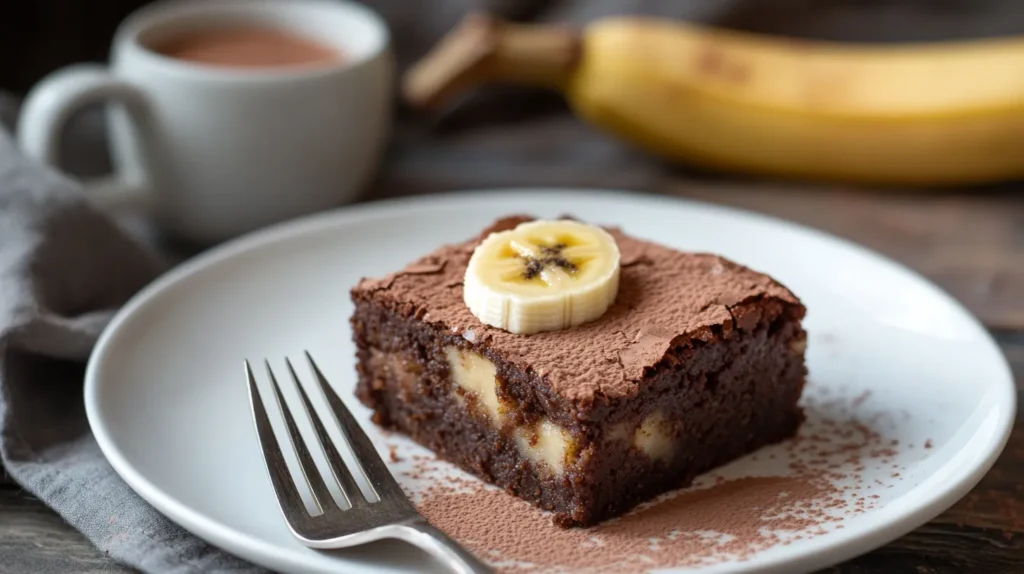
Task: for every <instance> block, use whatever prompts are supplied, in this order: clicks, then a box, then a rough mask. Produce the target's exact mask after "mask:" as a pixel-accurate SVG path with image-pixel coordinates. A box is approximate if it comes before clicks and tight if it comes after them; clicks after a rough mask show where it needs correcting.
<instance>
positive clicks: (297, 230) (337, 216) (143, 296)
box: [83, 186, 1017, 572]
mask: <svg viewBox="0 0 1024 574" xmlns="http://www.w3.org/2000/svg"><path fill="white" fill-rule="evenodd" d="M509 194H517V195H518V196H521V197H525V196H524V194H527V195H540V196H561V197H570V196H576V197H578V198H580V199H593V198H595V197H597V196H600V197H601V199H604V200H628V201H630V202H634V203H635V202H643V203H646V204H647V205H649V206H654V205H659V204H660V205H671V206H672V207H674V208H683V209H697V210H704V211H706V212H713V213H718V214H720V215H724V216H730V217H737V218H740V219H746V220H750V221H754V222H760V223H763V224H768V225H772V226H775V227H780V228H784V229H786V230H788V231H790V232H796V233H801V234H806V235H810V236H812V237H814V238H815V239H818V240H821V241H824V242H826V243H830V244H832V245H834V246H836V247H838V248H842V249H846V250H851V251H853V252H856V253H858V254H859V255H861V256H867V257H869V258H870V259H873V260H875V261H876V262H878V263H880V264H882V265H886V266H889V267H890V268H892V269H894V270H896V271H899V272H901V273H902V274H904V275H908V276H909V277H910V278H911V279H913V280H915V281H917V282H918V283H919V284H921V285H923V286H927V287H928V288H930V289H932V290H933V291H935V292H936V294H937V295H939V296H940V298H941V299H943V301H944V302H945V304H947V305H950V306H952V307H953V308H954V309H955V310H957V311H959V312H960V313H961V314H962V315H963V316H964V317H965V318H966V319H968V321H969V322H970V323H972V324H973V326H974V327H975V328H976V329H977V331H978V332H979V333H980V334H981V335H982V339H983V341H984V343H985V344H986V345H988V346H990V347H991V348H992V349H994V350H995V352H996V353H995V355H996V358H997V359H998V361H999V363H1000V365H999V369H998V370H999V371H1000V378H1002V379H1003V381H1002V383H1003V384H1001V385H996V386H995V387H994V388H995V390H996V391H997V392H998V394H999V395H1000V396H998V397H997V400H996V404H995V405H994V407H995V412H996V413H997V420H996V422H995V423H994V424H995V425H996V427H995V428H994V429H993V431H992V433H993V437H994V440H989V441H988V443H987V444H985V445H984V446H985V449H984V450H983V451H982V452H983V455H981V456H978V455H975V456H974V457H973V458H972V460H973V464H970V465H965V466H963V467H961V468H958V469H953V471H952V473H953V474H952V476H950V477H946V479H945V480H944V481H943V483H942V484H941V485H938V488H936V489H934V490H932V491H929V492H928V493H926V494H925V495H924V496H923V497H921V498H919V499H917V500H915V501H914V502H913V503H907V504H911V506H910V508H907V509H901V508H897V509H895V510H894V509H891V508H890V509H889V510H888V511H887V510H886V509H885V508H882V509H879V510H877V511H874V513H876V514H877V513H898V514H897V516H895V517H893V518H894V519H893V520H892V521H890V522H888V523H886V524H884V525H882V526H874V527H869V526H870V525H863V526H862V527H860V528H853V529H851V528H846V529H844V530H843V531H842V532H841V533H831V534H830V536H829V537H827V538H825V539H814V540H808V541H806V542H805V544H802V545H801V548H800V549H799V550H795V549H794V550H793V552H792V553H791V554H784V555H780V556H776V557H772V558H767V559H763V560H761V561H760V563H758V564H747V565H743V564H736V563H731V564H729V566H730V567H734V568H733V570H732V571H734V572H774V571H780V570H784V571H787V572H792V571H793V569H794V568H796V569H798V570H800V571H807V570H813V569H816V568H822V567H826V566H829V565H832V564H836V563H839V562H842V561H845V560H848V559H850V558H852V557H855V556H858V555H860V554H863V553H866V552H869V551H871V550H873V549H875V548H877V547H879V546H881V545H884V544H886V543H888V542H890V541H892V540H895V539H896V538H898V537H900V536H903V535H904V534H906V533H908V532H910V531H912V530H914V529H916V528H918V527H919V526H921V525H923V524H925V523H927V522H928V521H930V520H931V519H933V518H934V517H936V516H938V515H939V514H941V513H942V512H944V511H945V510H947V509H948V508H949V507H951V506H952V505H953V504H955V503H956V502H957V501H958V500H960V499H961V498H963V497H964V496H965V495H966V494H967V493H968V492H969V491H970V490H971V489H973V488H974V486H976V485H977V484H978V482H980V481H981V479H982V478H983V477H984V476H985V475H986V474H987V473H988V471H989V470H990V469H991V467H992V466H993V465H994V464H995V462H996V460H997V459H998V458H999V456H1000V455H1001V454H1002V452H1003V450H1004V449H1005V447H1006V444H1007V442H1008V440H1009V437H1010V433H1011V431H1012V429H1013V422H1014V420H1015V417H1016V411H1017V390H1016V386H1015V382H1014V378H1013V373H1012V370H1011V369H1010V366H1009V363H1008V361H1007V359H1006V357H1005V355H1004V353H1003V352H1002V350H1001V349H1000V348H999V345H998V343H997V342H996V341H995V339H994V338H993V337H992V335H991V333H990V332H989V331H988V329H987V328H985V326H984V325H983V324H982V323H981V322H980V320H979V319H978V317H977V316H975V315H974V314H973V313H972V312H971V311H970V310H969V309H967V308H966V307H965V306H964V305H963V304H962V303H961V302H960V301H959V300H958V299H956V298H955V297H953V296H952V295H951V294H950V293H949V292H947V291H946V290H945V289H944V288H943V287H941V286H940V285H938V284H936V283H935V282H933V281H931V280H930V279H929V278H927V277H925V276H924V275H922V274H921V273H919V272H917V271H916V270H914V269H912V268H910V267H908V266H906V265H904V264H902V263H900V262H898V261H896V260H894V259H892V258H890V257H888V256H887V255H885V254H882V253H879V252H877V251H874V250H872V249H870V248H868V247H866V246H863V245H861V244H858V243H856V242H854V241H851V240H849V239H845V238H843V237H839V236H837V235H833V234H831V233H829V232H826V231H823V230H820V229H816V228H814V227H810V226H807V225H804V224H801V223H797V222H794V221H790V220H787V219H784V218H781V217H777V216H774V215H769V214H764V213H759V212H755V211H751V210H747V209H744V208H738V207H734V206H728V205H721V204H715V203H711V202H706V201H701V200H695V199H691V198H681V197H675V196H667V195H660V194H655V193H650V192H645V191H633V190H625V189H606V188H586V187H558V186H555V187H551V186H510V187H495V188H474V189H467V190H457V191H449V192H444V193H433V194H426V195H415V196H405V197H393V198H386V199H379V200H373V201H367V202H364V203H357V204H350V205H346V206H341V207H338V208H334V209H331V210H327V211H323V212H320V213H315V214H311V215H306V216H302V217H297V218H293V219H290V220H287V221H283V222H279V223H276V224H273V225H269V226H267V227H264V228H261V229H258V230H256V231H252V232H249V233H246V234H243V235H240V236H238V237H235V238H233V239H230V240H228V241H225V242H223V243H221V244H219V245H216V246H213V247H211V248H209V249H207V250H205V251H203V252H201V253H198V254H196V255H194V256H192V257H190V258H189V259H187V260H185V261H183V262H181V263H179V264H177V265H174V266H172V267H171V268H170V269H167V270H166V271H165V272H163V273H162V274H161V275H159V276H158V277H156V278H155V279H154V280H152V281H151V282H150V283H148V284H147V285H146V286H144V287H143V288H142V289H140V290H139V291H138V292H136V293H135V294H134V295H133V296H132V297H131V298H129V300H128V301H127V302H126V303H125V304H124V305H122V306H121V308H120V309H118V310H117V312H116V313H115V314H114V316H113V318H112V319H111V320H110V322H109V323H108V324H107V326H106V327H105V328H104V330H103V332H102V333H101V335H100V337H99V338H98V340H97V342H96V344H95V345H94V347H93V349H92V352H91V353H90V355H89V360H88V363H87V365H86V370H85V384H84V386H83V395H84V401H85V411H86V418H87V420H88V423H89V427H90V429H91V431H92V433H93V436H94V437H95V439H96V442H97V444H98V446H99V447H100V450H101V452H102V453H103V455H104V457H105V458H106V459H107V461H108V463H109V464H110V465H111V467H112V468H113V469H114V471H115V472H116V473H117V474H118V476H120V478H121V479H122V480H124V481H125V483H126V484H127V485H128V486H129V488H131V489H132V490H133V491H134V492H135V493H137V494H138V495H139V496H140V497H141V498H142V499H143V500H145V501H146V502H147V503H148V504H150V505H152V506H153V507H154V508H155V509H156V510H157V511H158V512H160V513H161V514H162V515H163V516H165V517H166V518H167V519H168V520H170V521H172V522H174V523H176V524H178V525H179V526H181V527H182V528H184V529H185V530H187V531H189V532H191V533H192V534H194V535H195V536H197V537H199V538H201V539H203V540H206V541H207V542H209V543H211V544H212V545H214V546H217V547H219V548H221V549H222V550H224V551H226V552H228V553H231V554H234V555H236V556H238V557H240V558H243V559H245V560H249V561H252V562H255V563H259V564H262V565H265V566H270V567H275V568H276V567H280V566H282V565H284V566H286V567H288V568H294V567H296V566H297V564H295V563H294V562H292V561H291V560H285V559H284V558H286V557H287V556H289V555H290V554H291V551H282V550H280V549H278V547H276V546H275V544H274V543H273V542H268V541H264V540H263V539H260V538H257V537H254V536H252V535H249V534H246V533H244V532H240V531H238V530H236V529H234V528H232V527H230V526H226V525H224V524H222V523H220V522H218V521H216V520H213V519H211V518H209V517H207V516H206V515H204V514H203V513H202V512H200V511H198V510H195V509H193V508H191V507H189V506H188V505H186V504H184V503H182V502H180V501H179V500H178V499H176V498H174V497H173V496H171V495H170V494H169V493H166V492H164V491H163V490H161V489H160V488H159V487H157V486H156V485H155V484H154V483H152V482H151V481H150V480H148V479H147V478H146V477H145V476H144V475H143V474H142V473H141V472H139V471H138V470H136V469H135V467H134V466H133V465H132V464H131V462H130V460H129V459H128V457H127V456H125V455H124V454H123V453H122V452H121V451H120V450H119V449H118V448H117V446H116V444H115V440H114V438H113V433H111V432H110V431H109V430H108V429H107V428H106V426H105V424H104V421H103V419H102V415H101V410H100V406H99V401H100V395H99V389H100V388H101V384H100V383H99V378H98V377H99V370H100V368H101V363H102V362H103V361H104V360H105V358H106V354H107V353H108V348H110V346H111V344H112V343H111V341H112V340H113V339H114V337H115V335H116V333H117V332H118V330H119V329H120V328H121V325H123V324H124V323H126V322H127V320H128V319H129V318H130V317H131V316H132V315H134V314H135V313H136V312H137V311H138V310H140V309H141V308H143V307H144V306H145V305H146V304H147V303H148V302H149V301H150V300H152V299H154V298H156V297H157V296H158V295H159V294H160V293H162V292H163V291H165V290H166V289H169V288H171V287H172V286H173V285H175V284H177V283H179V282H181V281H184V280H186V279H187V278H188V277H190V276H192V275H194V274H196V273H198V272H200V271H202V270H203V269H206V268H208V267H211V266H216V265H219V264H221V263H223V262H225V261H228V260H230V259H232V258H234V257H237V256H239V255H242V254H244V253H246V252H249V251H252V250H256V249H259V248H261V247H264V246H266V245H270V244H274V243H278V242H283V241H287V240H288V239H290V238H293V237H296V236H302V235H306V234H315V233H318V232H322V231H324V230H327V229H330V228H332V227H335V226H344V225H346V224H348V223H349V222H351V221H352V220H357V219H358V218H359V217H361V216H371V217H374V216H375V217H380V216H387V215H389V214H395V213H396V212H401V211H404V210H409V209H417V210H419V212H420V213H422V212H423V211H424V210H428V211H429V210H431V209H438V210H444V209H446V208H450V207H452V205H453V204H457V203H460V202H462V203H464V202H481V203H483V204H486V203H488V202H489V201H493V200H494V199H495V198H501V197H507V196H508V195H509ZM993 384H995V383H993ZM980 430H982V429H980V428H979V431H980ZM961 452H962V451H961ZM957 458H958V457H954V458H951V459H950V460H951V461H957ZM949 464H950V462H949V461H947V462H945V463H943V465H942V466H940V467H939V468H938V469H937V470H936V471H935V472H934V473H932V475H930V476H929V477H927V478H926V479H925V480H924V481H923V482H922V484H927V482H928V481H929V480H931V479H933V478H934V477H935V476H937V475H940V474H942V471H943V470H944V469H946V468H947V467H948V466H949ZM965 469H967V470H965ZM921 486H922V485H918V486H917V487H915V488H921ZM271 565H276V566H271ZM715 569H716V568H711V569H708V570H707V571H709V572H710V571H712V570H715Z"/></svg>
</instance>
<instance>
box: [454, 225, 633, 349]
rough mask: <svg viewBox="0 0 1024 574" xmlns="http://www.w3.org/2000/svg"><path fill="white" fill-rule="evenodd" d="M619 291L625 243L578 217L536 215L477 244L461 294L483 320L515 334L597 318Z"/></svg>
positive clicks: (556, 327)
mask: <svg viewBox="0 0 1024 574" xmlns="http://www.w3.org/2000/svg"><path fill="white" fill-rule="evenodd" d="M618 291H619V248H618V245H616V243H615V239H614V238H613V237H612V236H611V235H610V234H608V232H607V231H605V230H603V229H601V228H600V227H596V226H593V225H588V224H585V223H580V222H577V221H569V220H558V221H544V220H541V221H530V222H526V223H521V224H519V225H518V226H516V227H515V228H514V229H510V230H507V231H500V232H496V233H492V234H490V235H489V236H487V237H486V238H485V239H484V240H483V241H482V242H481V243H480V245H478V246H477V247H476V249H475V250H474V251H473V255H472V256H471V257H470V259H469V265H468V266H467V267H466V276H465V280H464V282H463V299H464V301H465V303H466V306H467V307H469V310H470V312H472V313H473V315H475V316H476V317H477V318H478V319H480V321H481V322H482V323H485V324H487V325H491V326H493V327H497V328H499V329H504V330H506V331H509V332H511V333H516V334H531V333H539V332H542V331H556V330H559V329H564V328H566V327H571V326H574V325H579V324H582V323H585V322H587V321H592V320H594V319H597V318H598V317H600V316H601V315H603V314H604V312H605V311H607V310H608V307H609V306H610V305H611V304H612V302H614V301H615V297H616V295H617V294H618Z"/></svg>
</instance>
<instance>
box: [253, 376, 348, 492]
mask: <svg viewBox="0 0 1024 574" xmlns="http://www.w3.org/2000/svg"><path fill="white" fill-rule="evenodd" d="M265 363H266V365H267V374H268V375H269V376H270V384H271V385H272V386H273V387H274V395H275V396H277V404H278V406H279V407H280V408H281V414H283V415H284V421H285V426H287V427H288V437H289V438H290V439H291V441H292V447H294V448H295V454H296V455H298V457H299V468H300V469H301V470H302V476H303V477H305V479H306V484H307V485H309V489H310V490H311V491H313V500H314V501H315V502H316V504H317V507H319V509H320V512H326V511H327V510H330V509H334V508H337V507H338V505H337V504H336V503H335V502H334V497H332V496H331V491H329V490H327V484H326V483H325V482H324V477H323V476H321V475H320V470H319V469H318V468H317V467H316V463H315V462H313V457H312V456H310V454H309V449H308V448H307V447H306V441H304V440H303V439H302V435H301V434H300V433H299V427H298V425H296V424H295V419H294V418H293V417H292V411H291V409H289V408H288V403H286V402H285V400H284V395H282V394H281V387H280V386H279V385H278V384H277V377H275V376H274V370H273V369H271V368H270V361H265ZM300 388H301V387H300Z"/></svg>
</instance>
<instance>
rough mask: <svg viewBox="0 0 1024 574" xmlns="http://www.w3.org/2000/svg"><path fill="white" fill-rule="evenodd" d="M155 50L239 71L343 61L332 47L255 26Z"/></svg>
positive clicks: (195, 35) (185, 38) (207, 33)
mask: <svg viewBox="0 0 1024 574" xmlns="http://www.w3.org/2000/svg"><path fill="white" fill-rule="evenodd" d="M155 49H156V51H157V52H159V53H161V54H163V55H165V56H169V57H171V58H175V59H178V60H186V61H189V62H195V63H198V64H206V65H212V66H224V67H240V68H279V67H294V66H315V65H324V64H331V63H336V62H339V61H341V60H344V55H343V54H342V53H341V52H340V51H338V50H336V49H334V48H333V47H330V46H325V45H323V44H320V43H318V42H315V41H313V40H310V39H308V38H304V37H302V36H299V35H296V34H293V33H291V32H286V31H284V30H280V29H276V28H270V27H256V26H244V27H242V26H239V27H231V28H214V29H210V30H197V31H194V32H190V33H187V34H183V35H181V36H178V37H176V38H174V39H173V40H171V41H169V42H166V43H164V44H161V45H159V46H156V47H155Z"/></svg>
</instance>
